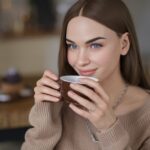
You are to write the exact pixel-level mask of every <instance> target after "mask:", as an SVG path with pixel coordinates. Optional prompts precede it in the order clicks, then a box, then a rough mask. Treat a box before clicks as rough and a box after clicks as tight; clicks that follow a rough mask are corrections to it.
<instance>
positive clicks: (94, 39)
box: [66, 37, 106, 44]
mask: <svg viewBox="0 0 150 150" xmlns="http://www.w3.org/2000/svg"><path fill="white" fill-rule="evenodd" d="M101 39H106V38H105V37H95V38H93V39H90V40H88V41H86V42H85V43H86V44H89V43H92V42H94V41H97V40H101ZM66 41H68V42H70V43H75V42H74V41H72V40H70V39H67V38H66Z"/></svg>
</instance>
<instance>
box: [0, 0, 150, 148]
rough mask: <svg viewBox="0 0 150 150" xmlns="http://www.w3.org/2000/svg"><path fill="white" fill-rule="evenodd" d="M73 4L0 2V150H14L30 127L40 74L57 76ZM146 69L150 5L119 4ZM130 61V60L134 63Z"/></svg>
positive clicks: (67, 0) (58, 0)
mask: <svg viewBox="0 0 150 150" xmlns="http://www.w3.org/2000/svg"><path fill="white" fill-rule="evenodd" d="M75 1H76V0H0V80H1V86H0V150H10V149H11V150H19V149H20V145H21V143H22V141H23V140H24V132H25V131H26V129H28V127H29V123H28V113H29V110H30V108H31V107H32V105H33V87H34V85H35V82H36V81H37V79H38V78H39V76H41V75H42V73H43V71H44V70H45V69H48V68H51V69H52V70H53V71H54V72H55V73H57V55H58V49H59V40H60V31H61V26H62V20H63V17H64V15H65V13H66V11H67V10H68V8H69V7H70V6H71V5H72V3H74V2H75ZM124 2H125V3H126V4H127V6H128V8H129V9H130V12H131V14H132V16H133V20H134V23H135V26H136V30H137V34H138V39H139V43H140V48H141V54H142V59H143V64H144V67H145V70H146V72H149V69H150V42H149V39H150V28H149V27H150V1H149V0H142V1H137V0H124ZM133 61H134V60H133Z"/></svg>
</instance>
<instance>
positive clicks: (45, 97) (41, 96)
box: [34, 94, 60, 103]
mask: <svg viewBox="0 0 150 150" xmlns="http://www.w3.org/2000/svg"><path fill="white" fill-rule="evenodd" d="M34 99H35V103H38V102H42V101H50V102H58V101H60V98H57V97H54V96H51V95H46V94H35V95H34Z"/></svg>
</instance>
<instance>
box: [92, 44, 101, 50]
mask: <svg viewBox="0 0 150 150" xmlns="http://www.w3.org/2000/svg"><path fill="white" fill-rule="evenodd" d="M90 47H91V48H93V49H98V48H101V47H102V45H101V44H99V43H92V44H91V45H90Z"/></svg>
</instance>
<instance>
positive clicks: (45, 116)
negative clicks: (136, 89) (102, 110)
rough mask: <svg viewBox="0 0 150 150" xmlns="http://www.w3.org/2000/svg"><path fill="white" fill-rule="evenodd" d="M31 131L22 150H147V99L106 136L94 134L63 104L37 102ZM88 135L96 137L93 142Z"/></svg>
mask: <svg viewBox="0 0 150 150" xmlns="http://www.w3.org/2000/svg"><path fill="white" fill-rule="evenodd" d="M29 120H30V123H31V125H32V126H33V128H31V129H29V130H28V131H27V132H26V135H25V142H24V143H23V145H22V148H21V150H150V99H149V100H147V101H146V103H145V105H144V106H143V107H141V108H139V109H137V110H135V111H133V112H130V113H129V114H127V115H124V116H120V117H118V120H117V122H116V123H115V124H114V125H113V126H112V127H111V128H110V129H108V130H107V131H105V132H97V130H96V129H95V128H94V127H93V126H92V125H91V124H90V123H88V126H87V122H86V121H85V120H84V119H83V118H81V117H80V116H78V115H77V114H75V113H74V112H73V111H72V110H71V109H69V108H68V107H66V106H64V105H63V103H62V102H59V103H50V102H40V103H38V104H35V105H34V106H33V108H32V110H31V113H30V116H29ZM91 135H93V136H94V137H95V139H96V140H97V142H94V141H93V140H92V138H91Z"/></svg>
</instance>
